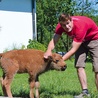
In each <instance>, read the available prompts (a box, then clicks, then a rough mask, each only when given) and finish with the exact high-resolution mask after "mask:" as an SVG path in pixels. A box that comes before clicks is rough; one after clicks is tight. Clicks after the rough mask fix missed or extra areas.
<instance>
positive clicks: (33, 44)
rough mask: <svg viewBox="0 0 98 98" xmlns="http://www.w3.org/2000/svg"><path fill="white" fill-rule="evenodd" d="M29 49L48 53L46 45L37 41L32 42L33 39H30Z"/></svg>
mask: <svg viewBox="0 0 98 98" xmlns="http://www.w3.org/2000/svg"><path fill="white" fill-rule="evenodd" d="M27 48H28V49H38V50H42V51H46V47H45V45H43V44H41V43H39V42H38V41H36V40H31V39H29V44H28V45H27Z"/></svg>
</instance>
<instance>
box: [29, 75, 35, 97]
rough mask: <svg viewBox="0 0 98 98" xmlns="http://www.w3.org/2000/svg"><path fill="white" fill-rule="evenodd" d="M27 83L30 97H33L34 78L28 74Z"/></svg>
mask: <svg viewBox="0 0 98 98" xmlns="http://www.w3.org/2000/svg"><path fill="white" fill-rule="evenodd" d="M29 83H30V98H34V87H35V80H34V78H33V75H32V76H30V78H29Z"/></svg>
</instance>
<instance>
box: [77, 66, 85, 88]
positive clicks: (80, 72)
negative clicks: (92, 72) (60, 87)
mask: <svg viewBox="0 0 98 98" xmlns="http://www.w3.org/2000/svg"><path fill="white" fill-rule="evenodd" d="M77 74H78V78H79V81H80V84H81V88H82V89H87V79H86V73H85V69H84V68H77Z"/></svg>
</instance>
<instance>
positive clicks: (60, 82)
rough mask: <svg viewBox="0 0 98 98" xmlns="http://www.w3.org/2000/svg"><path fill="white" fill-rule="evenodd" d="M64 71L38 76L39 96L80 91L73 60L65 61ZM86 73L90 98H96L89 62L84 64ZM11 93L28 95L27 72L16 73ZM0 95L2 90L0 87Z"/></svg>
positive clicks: (61, 97)
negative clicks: (65, 67)
mask: <svg viewBox="0 0 98 98" xmlns="http://www.w3.org/2000/svg"><path fill="white" fill-rule="evenodd" d="M66 63H67V69H66V71H63V72H61V71H55V70H54V71H53V70H52V71H48V72H46V73H44V74H42V75H40V77H39V81H40V89H39V92H40V98H73V96H74V95H76V94H79V93H80V92H81V87H80V83H79V80H78V77H77V73H76V69H75V68H74V62H73V61H70V60H69V61H67V62H66ZM86 73H87V80H88V89H89V92H90V93H91V98H98V92H97V90H96V86H95V79H94V73H93V72H92V65H91V63H87V64H86ZM1 75H2V71H1V70H0V76H1ZM12 93H13V95H14V96H17V97H18V96H24V97H25V98H26V97H27V98H28V96H29V84H28V75H27V74H17V75H16V76H15V78H14V81H13V82H12ZM0 95H1V96H2V95H3V94H2V90H1V87H0Z"/></svg>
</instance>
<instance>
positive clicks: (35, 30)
mask: <svg viewBox="0 0 98 98" xmlns="http://www.w3.org/2000/svg"><path fill="white" fill-rule="evenodd" d="M31 2H32V23H33V40H37V27H36V0H31Z"/></svg>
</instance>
